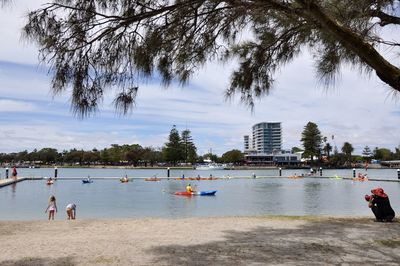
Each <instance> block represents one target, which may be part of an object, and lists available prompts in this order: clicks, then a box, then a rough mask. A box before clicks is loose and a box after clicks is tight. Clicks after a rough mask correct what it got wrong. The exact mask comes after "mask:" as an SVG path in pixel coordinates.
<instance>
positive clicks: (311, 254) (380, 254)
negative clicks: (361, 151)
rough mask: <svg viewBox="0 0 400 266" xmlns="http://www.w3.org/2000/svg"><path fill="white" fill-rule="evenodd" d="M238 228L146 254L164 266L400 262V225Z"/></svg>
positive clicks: (312, 223) (315, 223)
mask: <svg viewBox="0 0 400 266" xmlns="http://www.w3.org/2000/svg"><path fill="white" fill-rule="evenodd" d="M239 230H240V228H238V231H225V232H224V233H225V236H224V238H225V239H224V240H222V241H214V242H208V243H205V244H198V245H190V246H182V245H168V246H161V247H155V248H154V249H151V250H148V251H147V252H149V254H151V255H152V257H153V258H154V260H153V263H154V264H161V265H189V264H190V265H266V264H273V265H332V264H336V265H341V264H345V265H399V264H398V263H399V261H400V223H398V222H395V223H388V224H382V223H374V222H373V221H371V220H366V219H358V220H352V219H334V220H333V221H322V222H318V221H309V222H307V223H306V224H305V225H303V226H299V227H298V228H296V229H274V228H270V227H257V228H255V229H254V230H251V231H239ZM193 232H194V234H195V232H196V229H195V228H194V229H193ZM194 237H195V236H194ZM382 241H389V243H391V241H392V242H393V243H395V244H394V245H392V246H390V245H383V244H382V243H385V242H382ZM396 243H397V244H396Z"/></svg>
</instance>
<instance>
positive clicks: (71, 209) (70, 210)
mask: <svg viewBox="0 0 400 266" xmlns="http://www.w3.org/2000/svg"><path fill="white" fill-rule="evenodd" d="M65 209H66V211H67V219H68V220H75V218H76V205H75V203H70V204H68V205H67V207H66V208H65Z"/></svg>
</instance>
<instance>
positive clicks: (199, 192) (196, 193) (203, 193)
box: [174, 190, 217, 196]
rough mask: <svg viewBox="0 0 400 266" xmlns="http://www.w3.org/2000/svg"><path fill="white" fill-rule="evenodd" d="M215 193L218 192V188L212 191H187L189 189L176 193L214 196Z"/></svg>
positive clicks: (179, 194)
mask: <svg viewBox="0 0 400 266" xmlns="http://www.w3.org/2000/svg"><path fill="white" fill-rule="evenodd" d="M215 193H217V191H216V190H210V191H193V192H187V191H177V192H175V193H174V194H175V195H178V196H214V195H215Z"/></svg>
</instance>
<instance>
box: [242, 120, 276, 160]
mask: <svg viewBox="0 0 400 266" xmlns="http://www.w3.org/2000/svg"><path fill="white" fill-rule="evenodd" d="M252 129H253V135H252V139H251V142H250V138H249V136H247V141H248V144H247V147H248V149H247V150H254V151H255V152H256V153H264V154H271V153H275V152H280V151H281V150H282V128H281V123H280V122H262V123H258V124H255V125H254V126H253V127H252ZM250 143H251V144H250ZM245 150H246V136H245Z"/></svg>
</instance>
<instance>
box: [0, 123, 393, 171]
mask: <svg viewBox="0 0 400 266" xmlns="http://www.w3.org/2000/svg"><path fill="white" fill-rule="evenodd" d="M330 139H331V140H332V141H333V140H334V136H331V137H330ZM301 142H302V144H303V147H302V148H299V147H293V148H292V153H296V152H303V153H302V158H305V159H306V160H307V162H306V163H304V164H306V165H308V164H310V165H324V166H327V167H352V166H354V164H355V163H361V162H369V163H370V162H371V160H372V159H374V160H383V161H388V160H400V147H397V148H395V150H394V151H391V150H389V149H386V148H378V147H375V148H374V149H373V150H371V148H370V147H369V146H365V147H364V149H363V151H362V154H361V155H354V154H353V151H354V148H353V146H352V144H351V143H349V142H344V143H343V146H342V147H341V148H340V150H339V149H338V147H336V145H335V146H332V145H331V143H330V142H329V140H328V137H326V136H323V135H322V134H321V131H320V130H319V129H318V126H317V124H315V123H313V122H308V123H307V125H306V126H305V127H304V130H303V132H302V134H301ZM205 159H209V160H211V161H213V162H218V163H227V164H232V165H243V164H244V163H245V160H244V153H243V152H241V151H240V150H237V149H233V150H230V151H227V152H225V153H224V154H223V155H222V156H221V157H219V156H218V155H216V154H213V153H206V154H203V155H202V156H199V155H198V154H197V147H196V145H195V144H194V141H193V138H192V136H191V131H190V130H188V129H185V130H183V131H182V132H181V133H179V131H178V130H177V129H176V126H175V125H174V126H173V127H172V129H171V131H170V133H169V136H168V140H167V142H166V143H165V144H164V146H163V147H161V148H154V147H142V146H141V145H139V144H130V145H129V144H124V145H118V144H112V145H111V146H110V147H109V148H104V149H102V150H98V149H96V148H94V149H92V150H89V151H85V150H77V149H71V150H69V151H67V150H63V151H62V152H59V151H58V150H56V149H53V148H43V149H41V150H36V149H34V150H33V151H32V152H28V151H27V150H25V151H21V152H15V153H0V164H17V163H19V164H23V163H25V164H30V165H35V164H41V165H53V164H56V165H80V166H85V165H88V166H89V165H129V166H134V167H137V166H144V167H147V166H150V167H153V166H191V165H194V164H196V163H202V162H203V161H204V160H205Z"/></svg>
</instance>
